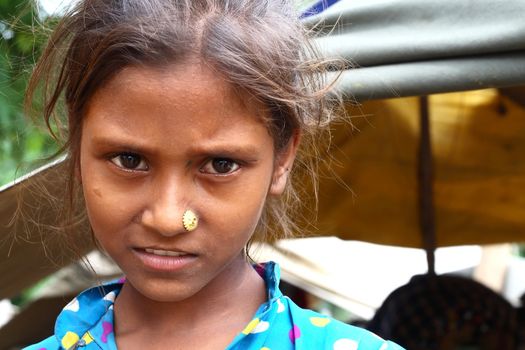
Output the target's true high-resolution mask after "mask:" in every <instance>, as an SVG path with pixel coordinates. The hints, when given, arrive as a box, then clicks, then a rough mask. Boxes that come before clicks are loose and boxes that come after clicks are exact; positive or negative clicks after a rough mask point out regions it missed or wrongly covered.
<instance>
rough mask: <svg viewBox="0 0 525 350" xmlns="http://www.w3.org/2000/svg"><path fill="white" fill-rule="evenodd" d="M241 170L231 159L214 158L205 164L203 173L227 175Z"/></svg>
mask: <svg viewBox="0 0 525 350" xmlns="http://www.w3.org/2000/svg"><path fill="white" fill-rule="evenodd" d="M239 168H240V165H239V164H237V163H236V162H235V161H233V160H231V159H228V158H213V159H210V160H209V161H208V162H207V163H206V164H204V166H203V167H202V168H201V172H203V173H207V174H219V175H227V174H230V173H233V172H234V171H236V170H238V169H239Z"/></svg>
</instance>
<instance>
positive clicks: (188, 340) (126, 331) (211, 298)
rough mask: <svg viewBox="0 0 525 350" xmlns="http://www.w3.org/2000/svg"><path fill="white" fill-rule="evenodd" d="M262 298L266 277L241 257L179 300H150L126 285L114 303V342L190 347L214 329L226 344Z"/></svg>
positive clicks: (124, 346) (262, 300) (208, 339)
mask: <svg viewBox="0 0 525 350" xmlns="http://www.w3.org/2000/svg"><path fill="white" fill-rule="evenodd" d="M266 298H267V297H266V288H265V285H264V280H263V279H262V278H261V277H260V276H259V275H258V274H257V272H256V271H255V270H254V269H253V268H252V267H251V266H250V265H249V263H248V262H246V261H245V260H244V259H239V260H238V261H237V260H236V261H234V262H232V264H231V265H230V266H228V267H226V269H225V270H224V271H223V272H221V276H219V277H218V278H216V279H215V280H214V281H212V282H210V284H208V285H207V286H206V287H204V288H203V289H202V290H201V291H199V292H198V293H196V294H195V295H193V296H191V297H190V298H187V299H185V300H182V301H177V302H158V301H155V300H151V299H149V298H147V297H145V296H144V295H142V294H141V293H139V292H138V291H137V290H136V289H135V288H134V287H133V286H132V285H131V284H130V283H126V284H125V285H124V286H123V288H122V291H121V292H120V294H119V296H118V298H117V300H116V301H115V331H116V336H117V343H118V345H119V348H122V349H130V348H132V347H130V346H128V345H127V344H134V346H133V347H135V345H137V348H140V347H138V342H140V340H141V339H142V340H146V343H147V344H148V346H149V348H150V349H152V348H154V345H153V344H152V343H151V341H152V339H157V340H158V341H159V345H161V344H166V342H167V341H174V342H176V343H177V344H187V345H188V346H189V345H191V347H187V348H194V347H195V346H197V344H199V343H198V342H199V341H204V343H203V344H207V345H209V343H210V337H208V336H206V337H205V338H206V339H202V334H208V335H210V334H214V333H215V334H216V337H215V339H217V340H218V341H219V342H222V343H224V344H223V346H222V347H223V348H224V347H226V345H228V344H229V342H230V341H231V340H233V338H234V337H235V335H237V334H238V333H239V332H241V331H242V330H243V328H244V326H245V325H246V324H248V322H249V321H250V320H251V318H252V317H253V315H254V314H255V312H256V311H257V309H258V307H259V306H260V304H261V303H263V302H264V301H265V300H266ZM199 335H200V337H199ZM199 338H201V339H199ZM221 338H222V341H221V340H220V339H221ZM164 346H165V345H164ZM201 348H207V346H205V347H201ZM216 348H217V347H216Z"/></svg>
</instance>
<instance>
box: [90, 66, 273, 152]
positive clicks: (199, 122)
mask: <svg viewBox="0 0 525 350" xmlns="http://www.w3.org/2000/svg"><path fill="white" fill-rule="evenodd" d="M236 92H237V91H236V89H234V88H233V87H232V86H231V85H230V84H229V83H227V82H226V81H225V80H224V79H222V77H221V76H220V75H218V74H217V73H215V72H213V71H212V70H211V69H209V68H207V67H206V66H203V65H197V64H194V65H174V66H171V67H168V68H162V69H158V68H145V67H128V68H126V69H123V70H122V71H121V72H119V73H118V74H117V75H116V76H115V77H114V78H113V79H111V80H110V81H109V82H108V83H107V84H106V85H105V86H104V87H102V88H101V89H100V90H99V91H98V92H97V93H96V94H95V95H94V96H93V98H92V99H91V101H90V103H89V105H88V109H87V113H86V116H85V121H84V123H85V127H86V128H85V130H88V129H89V132H90V133H91V134H92V135H94V136H100V135H103V136H104V137H105V138H119V137H122V138H123V139H127V140H128V139H131V138H134V137H136V138H142V139H143V140H144V141H145V140H148V143H150V144H151V145H153V144H155V145H157V146H159V147H160V146H161V145H163V144H165V145H166V144H172V143H174V142H173V139H174V138H177V139H185V140H186V141H187V142H188V143H192V142H197V140H199V142H200V143H202V144H203V145H204V144H205V143H206V142H205V141H204V140H206V139H207V140H213V141H220V142H221V143H224V142H225V141H235V140H237V141H238V142H239V143H251V142H248V140H247V138H248V136H249V137H251V138H255V139H257V138H259V137H262V138H263V139H266V138H268V137H270V138H271V135H269V132H268V129H267V125H266V122H265V120H264V117H263V114H264V107H263V106H262V104H261V103H257V101H252V102H249V101H246V100H243V98H246V97H245V96H244V94H238V93H236ZM234 134H242V135H241V136H240V137H238V138H233V139H232V137H233V135H234ZM259 134H261V135H259ZM206 144H208V143H206ZM210 144H211V143H210Z"/></svg>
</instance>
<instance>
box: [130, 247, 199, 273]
mask: <svg viewBox="0 0 525 350" xmlns="http://www.w3.org/2000/svg"><path fill="white" fill-rule="evenodd" d="M133 253H134V254H135V255H136V256H137V257H138V258H139V259H140V260H141V261H142V263H143V264H144V265H145V266H146V267H147V268H149V269H151V270H156V271H165V272H176V271H178V270H182V269H184V268H186V267H188V266H189V265H190V264H191V263H192V262H193V261H195V259H197V255H194V254H190V253H186V252H179V251H173V250H163V249H152V248H145V249H144V248H134V249H133Z"/></svg>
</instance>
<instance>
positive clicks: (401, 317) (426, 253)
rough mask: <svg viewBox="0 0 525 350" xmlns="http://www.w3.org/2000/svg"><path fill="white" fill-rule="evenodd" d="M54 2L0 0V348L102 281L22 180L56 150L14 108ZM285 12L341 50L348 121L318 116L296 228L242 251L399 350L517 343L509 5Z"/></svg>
mask: <svg viewBox="0 0 525 350" xmlns="http://www.w3.org/2000/svg"><path fill="white" fill-rule="evenodd" d="M68 6H71V3H69V2H64V1H52V0H46V1H39V2H33V1H29V0H0V276H2V277H1V279H0V350H2V349H19V348H21V347H22V346H24V345H26V344H29V343H32V342H35V341H37V340H40V339H42V338H43V337H46V336H49V335H50V334H51V333H52V329H53V322H54V319H55V318H56V315H57V314H58V312H60V310H61V309H62V307H63V306H64V305H65V304H67V302H68V301H69V300H70V299H71V298H72V297H73V296H74V295H76V294H77V293H78V292H79V291H80V290H82V289H85V288H88V287H89V286H92V285H96V284H97V283H100V282H101V281H105V280H109V279H113V278H117V277H118V276H120V271H119V269H118V267H116V266H115V265H114V264H113V262H112V261H111V260H110V259H109V258H107V257H106V256H105V255H103V254H102V253H99V252H97V251H96V250H95V249H94V248H95V247H94V245H93V242H92V241H91V239H90V238H89V229H88V227H87V226H86V225H85V224H84V225H83V226H81V227H80V228H79V233H78V240H79V241H80V242H82V244H81V245H82V247H83V251H82V253H83V254H86V256H85V261H89V264H86V263H85V262H82V261H78V260H75V259H74V258H73V255H72V254H71V252H69V251H68V250H67V248H65V247H64V246H63V242H61V241H60V239H59V238H56V237H53V235H52V230H51V229H50V230H47V229H37V228H36V227H37V226H36V224H35V223H36V222H40V223H43V226H44V228H46V227H48V228H49V227H52V225H53V223H54V221H53V220H54V219H55V218H56V216H57V212H56V211H57V208H56V206H54V205H53V204H52V202H51V201H48V200H46V199H45V198H42V191H40V192H35V191H33V190H27V189H28V188H29V189H31V185H32V184H34V183H35V184H37V186H39V187H42V186H43V188H45V190H46V191H48V194H50V195H57V196H58V194H59V193H60V190H61V189H62V188H61V187H62V186H61V184H62V174H63V173H64V171H63V169H62V163H61V158H56V157H55V158H53V157H52V156H53V155H54V153H55V152H56V151H57V147H56V145H55V143H54V142H53V140H52V139H51V138H50V137H49V136H48V135H47V133H45V132H43V130H42V129H41V128H40V129H39V128H37V127H35V126H33V125H34V124H33V123H31V121H29V120H28V119H27V117H26V116H25V115H24V112H23V108H22V104H23V96H24V90H25V85H26V82H27V79H28V76H29V73H30V71H31V66H32V64H33V63H34V62H35V60H36V59H37V58H38V56H39V54H40V52H41V49H42V47H43V45H44V43H45V38H46V36H47V34H49V30H50V29H51V28H52V27H53V25H54V24H55V23H56V22H57V20H58V19H59V18H60V16H61V14H62V13H63V11H64V10H65V9H66V8H67V7H68ZM297 7H298V8H299V9H300V11H301V12H302V13H303V20H304V21H305V23H306V25H307V26H309V27H310V28H311V29H312V30H313V31H314V32H315V33H316V34H317V37H318V39H316V41H317V44H318V45H319V46H320V48H321V50H322V51H323V53H324V54H325V55H326V56H329V57H334V56H335V57H343V58H345V59H347V60H348V62H349V65H348V67H346V68H347V69H345V70H344V71H342V72H334V74H340V76H339V80H338V83H337V88H338V89H340V91H341V92H342V93H343V96H344V98H345V102H346V110H345V111H344V113H346V114H347V115H348V116H349V118H350V120H351V123H349V124H345V125H343V124H341V125H336V126H334V129H333V135H332V140H331V143H330V144H331V151H332V154H333V159H331V160H330V161H329V162H327V164H326V166H327V167H330V168H331V169H332V170H331V171H328V169H323V172H322V173H323V174H324V175H323V177H322V178H321V184H320V192H319V193H320V198H319V199H320V203H319V218H318V219H319V222H318V223H316V224H315V225H312V226H313V227H310V230H311V231H312V232H311V233H309V234H308V237H305V238H298V239H292V240H283V241H279V242H276V243H275V244H273V245H269V244H263V243H260V244H256V245H255V246H254V247H253V252H252V254H251V255H252V256H253V257H255V259H256V260H258V261H267V260H276V261H278V262H279V263H280V264H281V269H282V275H283V289H284V291H285V292H286V293H287V294H288V295H290V296H291V297H292V299H294V300H295V301H296V302H297V303H299V304H300V305H302V306H304V307H308V308H314V309H317V310H318V311H321V312H324V313H326V314H330V315H332V316H334V317H336V318H338V319H341V320H343V321H345V322H348V323H352V324H356V325H359V326H362V327H366V328H369V329H370V330H372V331H374V332H376V333H377V334H379V335H381V336H383V337H385V338H389V339H393V340H395V341H396V342H398V343H399V344H401V345H403V346H405V347H406V348H407V349H411V350H412V349H414V350H418V349H421V350H430V349H444V350H447V349H525V313H524V311H523V307H522V304H521V302H522V300H521V299H522V295H523V293H524V292H525V278H524V276H525V259H524V256H525V249H524V245H523V242H525V113H524V112H525V25H524V24H523V23H522V22H523V21H522V17H523V15H522V14H523V13H524V11H525V4H524V2H523V1H521V0H520V1H517V0H508V1H496V0H494V1H488V0H479V1H478V2H476V3H474V2H458V1H445V0H443V1H432V0H425V1H410V0H391V1H384V0H381V1H379V0H369V1H364V0H363V1H359V0H354V1H351V0H341V1H297ZM49 157H51V158H49ZM35 169H36V171H35V172H33V173H31V174H30V175H27V176H26V174H28V173H30V172H31V171H34V170H35ZM20 199H21V200H22V202H19V200H20ZM19 203H23V204H19ZM17 212H23V213H25V215H24V216H23V218H24V221H23V222H14V221H13V220H12V218H13V216H14V214H15V213H17ZM306 215H308V214H306ZM298 235H299V236H302V235H306V234H305V233H302V232H298ZM51 257H53V258H51ZM95 272H96V273H95Z"/></svg>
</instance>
